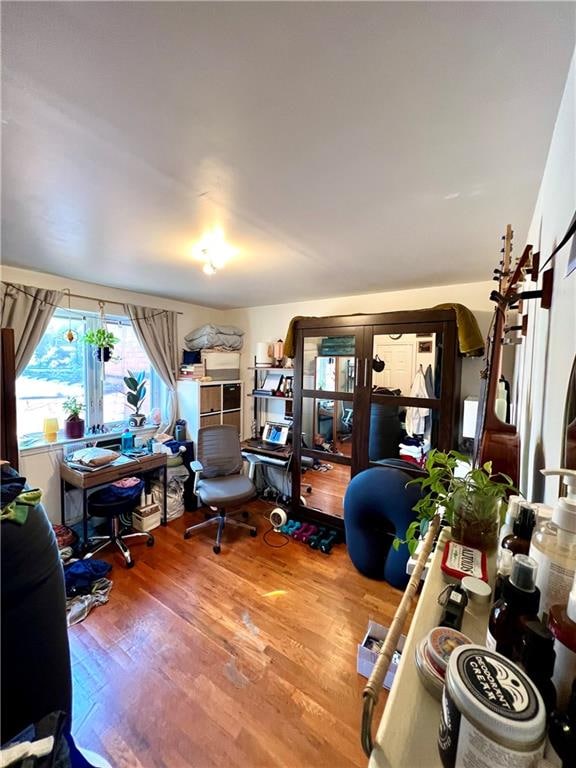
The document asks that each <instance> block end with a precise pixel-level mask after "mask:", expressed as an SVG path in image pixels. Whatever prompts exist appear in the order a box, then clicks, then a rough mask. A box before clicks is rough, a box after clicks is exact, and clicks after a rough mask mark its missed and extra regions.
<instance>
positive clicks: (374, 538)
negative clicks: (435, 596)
mask: <svg viewBox="0 0 576 768" xmlns="http://www.w3.org/2000/svg"><path fill="white" fill-rule="evenodd" d="M423 474H425V473H424V472H422V471H421V470H420V469H419V468H418V467H416V466H415V465H413V464H410V463H409V462H405V461H402V460H400V459H390V460H388V461H386V462H385V464H384V465H383V466H378V467H371V468H370V469H365V470H364V471H363V472H360V473H359V474H357V475H356V476H355V477H353V478H352V480H351V481H350V484H349V486H348V488H347V490H346V495H345V497H344V526H345V528H346V546H347V548H348V554H349V555H350V559H351V560H352V562H353V563H354V565H355V566H356V568H357V569H358V570H359V571H360V573H362V574H364V576H368V577H369V578H371V579H378V580H380V581H387V582H388V583H389V584H391V585H392V586H393V587H397V588H398V589H404V587H405V586H406V584H407V583H408V579H409V578H410V577H409V576H408V575H407V573H406V563H407V562H408V558H409V552H408V547H407V546H406V545H405V544H402V545H401V546H400V548H399V549H398V550H395V549H394V547H393V546H392V542H393V540H394V537H395V536H398V537H399V538H402V539H403V538H405V535H406V529H407V528H408V526H409V525H410V523H411V522H412V521H413V520H415V519H416V513H415V512H414V511H413V507H414V505H415V504H416V502H417V501H418V499H419V498H420V486H418V485H409V486H408V487H406V483H407V482H408V481H409V480H412V479H413V478H414V477H419V476H421V475H423Z"/></svg>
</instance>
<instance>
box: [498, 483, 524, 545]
mask: <svg viewBox="0 0 576 768" xmlns="http://www.w3.org/2000/svg"><path fill="white" fill-rule="evenodd" d="M521 503H522V498H521V497H520V496H509V497H508V506H507V507H506V517H505V518H504V522H503V523H502V527H501V528H500V533H499V534H498V552H500V547H501V546H502V541H503V539H504V537H505V536H508V535H509V534H511V533H512V527H513V526H514V520H516V518H517V517H518V512H519V510H520V504H521Z"/></svg>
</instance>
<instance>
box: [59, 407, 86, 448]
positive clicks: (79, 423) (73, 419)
mask: <svg viewBox="0 0 576 768" xmlns="http://www.w3.org/2000/svg"><path fill="white" fill-rule="evenodd" d="M62 408H63V409H64V411H65V412H66V414H67V416H66V420H65V421H64V433H65V435H66V437H67V438H68V439H70V440H74V439H76V438H78V437H83V436H84V419H81V418H80V411H82V410H84V406H83V404H82V403H80V402H79V401H78V399H77V398H76V397H68V398H67V399H66V400H64V402H63V403H62Z"/></svg>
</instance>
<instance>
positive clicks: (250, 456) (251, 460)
mask: <svg viewBox="0 0 576 768" xmlns="http://www.w3.org/2000/svg"><path fill="white" fill-rule="evenodd" d="M242 458H243V459H244V461H247V462H248V464H249V467H248V477H249V479H250V480H254V473H255V471H256V464H262V460H261V459H260V457H259V456H258V455H257V454H255V453H244V452H242Z"/></svg>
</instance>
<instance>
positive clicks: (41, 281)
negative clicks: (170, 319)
mask: <svg viewBox="0 0 576 768" xmlns="http://www.w3.org/2000/svg"><path fill="white" fill-rule="evenodd" d="M95 272H96V274H97V267H95ZM0 279H2V280H5V281H7V282H11V283H20V284H22V285H33V286H37V287H39V288H52V289H55V290H62V289H63V288H69V289H70V291H71V293H77V294H80V295H82V296H90V297H94V298H93V299H92V300H85V299H76V298H72V299H71V302H70V306H71V307H72V309H83V310H85V311H87V312H88V311H91V312H97V311H98V300H99V299H100V300H102V301H119V302H121V303H123V304H124V303H129V304H138V305H140V306H144V307H154V308H156V307H157V308H158V309H170V310H173V311H174V312H182V314H181V315H179V316H178V340H179V342H180V344H181V345H182V344H183V340H184V336H186V334H187V333H188V332H189V331H191V330H193V329H194V328H197V327H198V326H200V325H203V324H204V323H208V322H210V321H212V320H215V319H217V318H219V317H220V316H221V314H222V313H221V311H220V310H218V309H211V308H210V307H201V306H198V305H197V304H188V303H187V302H184V301H173V300H172V299H165V298H161V297H159V296H151V295H149V294H146V293H136V292H135V291H129V290H121V289H119V288H110V287H108V286H105V285H98V284H97V283H95V282H92V283H87V282H83V281H80V280H69V279H68V278H67V277H59V276H58V275H49V274H46V273H45V272H35V271H34V270H30V269H18V268H17V267H6V266H2V267H1V268H0ZM190 279H191V280H193V279H194V275H193V274H192V273H191V275H190ZM63 306H67V299H66V298H65V299H64V303H63ZM105 311H106V312H110V313H111V314H114V313H115V314H121V308H120V307H118V306H117V305H115V304H109V305H108V306H106V307H105Z"/></svg>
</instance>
